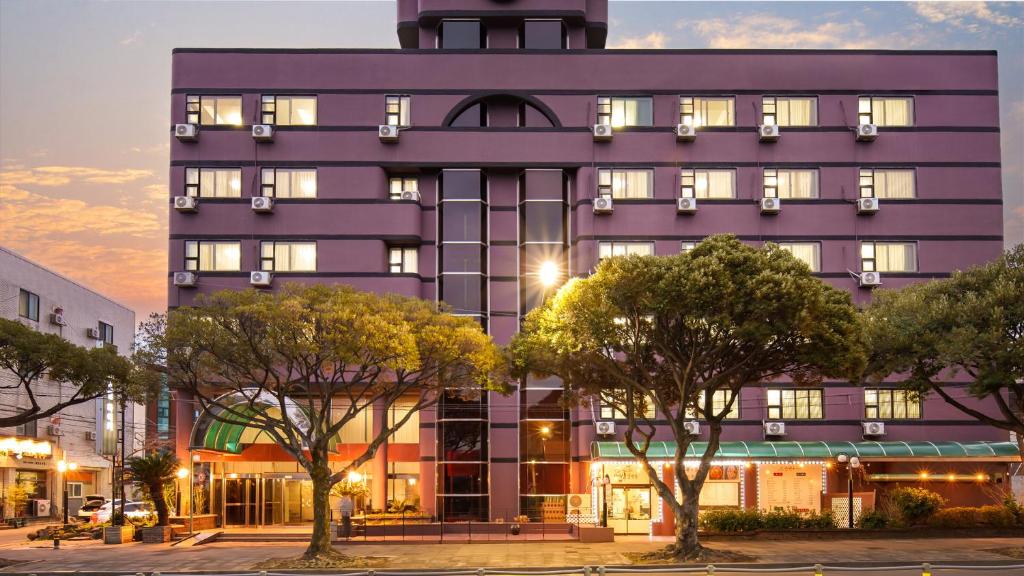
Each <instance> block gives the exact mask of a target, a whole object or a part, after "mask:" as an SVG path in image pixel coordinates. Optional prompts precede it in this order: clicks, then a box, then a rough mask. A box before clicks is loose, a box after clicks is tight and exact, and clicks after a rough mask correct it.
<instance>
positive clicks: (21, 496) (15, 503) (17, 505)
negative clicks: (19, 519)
mask: <svg viewBox="0 0 1024 576" xmlns="http://www.w3.org/2000/svg"><path fill="white" fill-rule="evenodd" d="M27 503H28V490H27V489H26V488H25V487H24V486H22V485H21V484H19V483H15V484H9V485H8V486H7V491H6V492H5V493H4V508H5V509H6V515H7V516H8V517H11V518H13V517H14V515H15V513H16V512H17V511H18V510H19V509H21V508H22V507H23V506H25V504H27Z"/></svg>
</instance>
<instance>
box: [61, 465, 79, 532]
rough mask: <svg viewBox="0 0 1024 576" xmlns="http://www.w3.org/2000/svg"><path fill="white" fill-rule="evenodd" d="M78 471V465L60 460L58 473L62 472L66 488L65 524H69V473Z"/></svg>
mask: <svg viewBox="0 0 1024 576" xmlns="http://www.w3.org/2000/svg"><path fill="white" fill-rule="evenodd" d="M69 470H70V471H72V472H73V471H75V470H78V464H76V463H74V462H68V461H66V460H60V461H58V462H57V471H58V472H60V478H61V483H62V484H63V488H64V503H63V505H62V507H63V509H64V523H65V524H67V523H68V476H67V472H68V471H69Z"/></svg>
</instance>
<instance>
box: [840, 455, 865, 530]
mask: <svg viewBox="0 0 1024 576" xmlns="http://www.w3.org/2000/svg"><path fill="white" fill-rule="evenodd" d="M836 460H838V461H839V463H840V464H846V519H847V526H846V527H847V528H853V470H854V469H855V468H860V458H858V457H856V456H847V455H846V454H840V455H839V456H837V457H836Z"/></svg>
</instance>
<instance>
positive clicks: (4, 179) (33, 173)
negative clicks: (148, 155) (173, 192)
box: [0, 166, 153, 186]
mask: <svg viewBox="0 0 1024 576" xmlns="http://www.w3.org/2000/svg"><path fill="white" fill-rule="evenodd" d="M152 175H153V172H152V171H150V170H139V169H135V168H123V169H118V170H107V169H104V168H90V167H87V166H37V167H35V168H17V169H10V170H4V171H0V184H6V185H12V186H26V185H29V186H31V185H34V186H65V185H67V184H70V183H71V182H73V181H77V182H86V183H89V184H127V183H129V182H134V181H136V180H141V179H143V178H149V177H151V176H152Z"/></svg>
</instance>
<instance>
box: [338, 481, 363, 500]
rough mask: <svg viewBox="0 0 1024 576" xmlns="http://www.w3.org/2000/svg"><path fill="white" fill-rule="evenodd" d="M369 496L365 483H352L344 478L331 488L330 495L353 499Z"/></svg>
mask: <svg viewBox="0 0 1024 576" xmlns="http://www.w3.org/2000/svg"><path fill="white" fill-rule="evenodd" d="M369 494H370V488H369V487H368V486H367V485H366V482H352V481H350V480H348V479H347V478H346V479H344V480H342V481H341V482H338V483H337V484H335V485H334V486H331V495H332V496H337V497H339V498H340V497H342V496H349V497H351V498H353V499H354V498H359V497H360V496H368V495H369Z"/></svg>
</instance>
